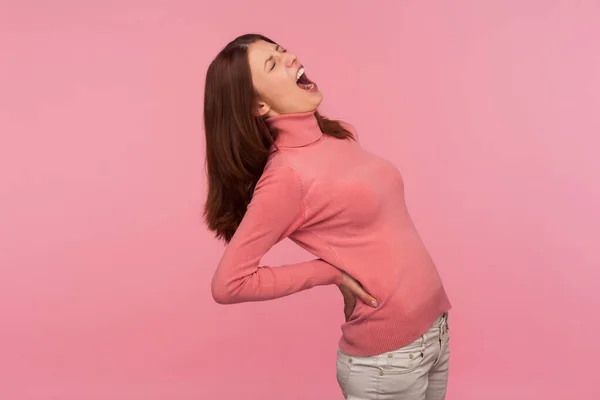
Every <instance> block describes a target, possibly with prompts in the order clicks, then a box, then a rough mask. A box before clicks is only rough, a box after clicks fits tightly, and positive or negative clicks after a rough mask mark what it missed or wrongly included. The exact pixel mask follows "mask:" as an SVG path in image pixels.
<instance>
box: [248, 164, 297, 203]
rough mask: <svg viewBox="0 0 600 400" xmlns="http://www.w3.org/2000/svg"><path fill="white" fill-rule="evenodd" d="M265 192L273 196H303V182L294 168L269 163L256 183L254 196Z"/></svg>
mask: <svg viewBox="0 0 600 400" xmlns="http://www.w3.org/2000/svg"><path fill="white" fill-rule="evenodd" d="M265 191H268V192H270V193H272V194H273V195H290V194H293V193H299V194H302V191H303V188H302V180H301V179H300V175H299V174H298V172H296V171H295V170H294V169H293V168H292V167H290V166H288V165H280V164H278V163H272V162H269V163H267V166H266V167H265V169H264V171H263V173H262V175H261V177H260V178H259V180H258V182H257V183H256V188H255V189H254V194H255V195H256V194H257V193H260V192H265Z"/></svg>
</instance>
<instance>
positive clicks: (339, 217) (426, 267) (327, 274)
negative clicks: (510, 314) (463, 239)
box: [212, 113, 450, 356]
mask: <svg viewBox="0 0 600 400" xmlns="http://www.w3.org/2000/svg"><path fill="white" fill-rule="evenodd" d="M268 122H269V124H271V126H272V127H274V128H277V129H278V130H279V131H280V134H279V137H278V139H277V142H276V144H277V148H278V150H276V151H274V152H273V154H272V156H271V158H270V159H269V161H268V163H267V166H266V167H265V170H264V173H263V175H262V177H261V178H260V180H259V182H258V184H257V185H256V189H255V191H254V196H253V198H252V201H251V203H250V205H249V206H248V210H247V212H246V215H245V216H244V219H243V221H242V223H241V224H240V226H239V228H238V230H237V232H236V233H235V235H234V237H233V238H232V240H231V242H230V243H229V244H228V246H227V248H226V249H225V253H224V255H223V258H222V259H221V262H220V263H219V266H218V268H217V270H216V272H215V275H214V278H213V282H212V293H213V297H214V299H215V300H216V301H217V302H218V303H239V302H247V301H259V300H269V299H275V298H278V297H283V296H287V295H290V294H292V293H295V292H299V291H301V290H305V289H309V288H311V287H314V286H317V285H332V284H339V283H340V282H341V279H342V272H341V271H345V272H346V273H348V274H349V275H351V276H352V277H354V278H355V279H356V280H358V281H359V282H360V283H361V284H362V285H363V287H364V288H365V289H366V290H367V292H369V293H370V294H371V295H372V296H373V297H375V298H376V299H377V301H378V302H379V307H377V308H373V307H371V306H369V305H366V304H364V303H362V302H361V301H357V304H356V308H355V310H354V313H353V314H352V316H351V318H350V320H349V321H348V322H346V323H344V324H343V325H342V338H341V339H340V343H339V346H340V349H341V350H342V351H344V352H346V353H348V354H351V355H355V356H372V355H376V354H381V353H384V352H387V351H391V350H395V349H399V348H401V347H403V346H405V345H407V344H410V343H411V342H413V341H414V340H416V339H417V338H418V337H419V336H421V335H422V334H423V333H424V332H426V331H427V329H428V328H429V327H430V326H431V324H432V323H433V322H434V321H435V320H436V319H437V318H438V317H439V316H440V315H441V314H442V313H444V312H446V311H448V310H449V309H450V302H449V300H448V297H447V296H446V292H445V291H444V287H443V285H442V282H441V280H440V276H439V274H438V271H437V269H436V267H435V265H434V263H433V261H432V259H431V257H430V256H429V254H428V252H427V250H426V248H425V246H424V245H423V243H422V241H421V239H420V237H419V235H418V233H417V231H416V229H415V226H414V225H413V222H412V220H411V218H410V216H409V214H408V211H407V209H406V204H405V199H404V185H403V181H402V177H401V175H400V173H399V172H398V170H397V169H396V168H395V167H394V165H392V164H391V163H390V162H388V161H386V160H384V159H382V158H380V157H377V156H376V155H373V154H371V153H369V152H367V151H365V150H364V149H362V148H361V147H360V145H359V144H358V142H356V141H353V140H340V139H336V138H333V137H331V136H327V135H323V134H322V132H321V131H320V129H319V127H318V125H317V121H316V118H315V117H314V115H313V114H312V113H307V114H288V115H282V116H278V117H274V118H271V119H269V120H268ZM286 237H288V238H290V239H291V240H292V241H294V242H295V243H297V244H298V245H299V246H301V247H302V248H304V249H305V250H307V251H308V252H310V253H311V254H313V255H314V256H315V257H317V259H315V260H313V261H308V262H302V263H297V264H291V265H282V266H278V267H270V266H261V265H260V261H261V258H262V257H263V256H264V255H265V253H267V251H268V250H269V249H270V248H271V247H272V246H273V245H275V244H276V243H277V242H279V241H281V240H282V239H284V238H286Z"/></svg>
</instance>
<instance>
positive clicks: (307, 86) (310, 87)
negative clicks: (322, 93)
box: [304, 83, 315, 90]
mask: <svg viewBox="0 0 600 400" xmlns="http://www.w3.org/2000/svg"><path fill="white" fill-rule="evenodd" d="M304 87H305V88H307V89H308V90H310V89H312V88H314V87H315V85H314V83H309V84H307V85H304Z"/></svg>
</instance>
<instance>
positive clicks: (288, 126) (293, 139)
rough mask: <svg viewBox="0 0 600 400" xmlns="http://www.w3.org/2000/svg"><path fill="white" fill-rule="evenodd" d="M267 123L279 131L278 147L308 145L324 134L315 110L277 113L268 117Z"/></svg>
mask: <svg viewBox="0 0 600 400" xmlns="http://www.w3.org/2000/svg"><path fill="white" fill-rule="evenodd" d="M267 124H268V125H269V128H270V129H273V130H276V131H277V139H276V140H275V144H276V145H277V146H278V147H302V146H307V145H309V144H311V143H314V142H316V141H317V140H319V139H321V136H323V132H321V129H320V128H319V124H318V122H317V117H316V116H315V113H314V112H306V113H295V114H281V115H277V116H274V117H271V118H268V119H267Z"/></svg>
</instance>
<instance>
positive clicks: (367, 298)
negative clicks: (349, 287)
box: [354, 286, 379, 307]
mask: <svg viewBox="0 0 600 400" xmlns="http://www.w3.org/2000/svg"><path fill="white" fill-rule="evenodd" d="M354 295H355V296H356V297H358V298H359V299H361V300H362V301H363V302H364V303H365V304H368V305H370V306H371V307H378V306H379V303H378V302H377V299H375V297H373V296H371V295H370V294H369V293H367V292H366V291H365V290H364V289H363V288H362V287H360V286H358V287H357V289H356V292H354Z"/></svg>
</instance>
